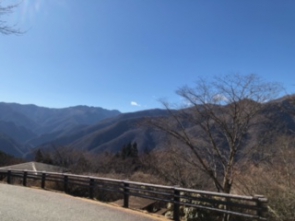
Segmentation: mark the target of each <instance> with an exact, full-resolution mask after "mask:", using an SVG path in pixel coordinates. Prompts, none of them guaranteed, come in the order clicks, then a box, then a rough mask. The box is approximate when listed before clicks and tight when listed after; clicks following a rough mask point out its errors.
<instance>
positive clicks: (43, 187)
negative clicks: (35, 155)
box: [41, 173, 46, 189]
mask: <svg viewBox="0 0 295 221" xmlns="http://www.w3.org/2000/svg"><path fill="white" fill-rule="evenodd" d="M45 180H46V173H42V180H41V188H42V189H45Z"/></svg>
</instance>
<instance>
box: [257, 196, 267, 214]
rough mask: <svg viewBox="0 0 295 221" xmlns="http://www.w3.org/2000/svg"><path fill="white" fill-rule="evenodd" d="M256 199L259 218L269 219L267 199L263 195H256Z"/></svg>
mask: <svg viewBox="0 0 295 221" xmlns="http://www.w3.org/2000/svg"><path fill="white" fill-rule="evenodd" d="M254 198H255V200H256V205H257V207H258V210H257V216H259V217H261V218H267V212H268V209H267V199H266V198H265V197H264V196H262V195H254Z"/></svg>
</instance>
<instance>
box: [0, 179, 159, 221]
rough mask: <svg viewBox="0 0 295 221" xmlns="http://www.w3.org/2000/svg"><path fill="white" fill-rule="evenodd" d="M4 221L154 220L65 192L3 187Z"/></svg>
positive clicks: (0, 200) (0, 213)
mask: <svg viewBox="0 0 295 221" xmlns="http://www.w3.org/2000/svg"><path fill="white" fill-rule="evenodd" d="M0 220H1V221H59V220H60V221H61V220H62V221H125V220H126V221H152V220H162V219H160V218H157V217H152V216H150V215H146V214H144V213H141V212H137V211H132V210H128V209H123V208H120V207H116V206H112V205H107V204H104V203H100V202H96V201H91V200H87V199H82V198H76V197H72V196H69V195H66V194H62V193H56V192H50V191H45V190H40V189H32V188H27V187H22V186H12V185H7V184H0Z"/></svg>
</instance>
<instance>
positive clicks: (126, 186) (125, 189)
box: [123, 181, 129, 208]
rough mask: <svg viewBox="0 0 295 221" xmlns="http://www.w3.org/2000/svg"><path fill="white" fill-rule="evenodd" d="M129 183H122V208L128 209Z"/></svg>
mask: <svg viewBox="0 0 295 221" xmlns="http://www.w3.org/2000/svg"><path fill="white" fill-rule="evenodd" d="M128 188H129V183H126V182H124V181H123V191H124V205H123V207H125V208H128V207H129V189H128Z"/></svg>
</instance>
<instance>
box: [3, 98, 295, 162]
mask: <svg viewBox="0 0 295 221" xmlns="http://www.w3.org/2000/svg"><path fill="white" fill-rule="evenodd" d="M292 99H294V97H292ZM292 99H290V97H284V98H281V99H278V100H275V101H270V102H268V103H265V104H263V110H262V111H261V114H262V115H268V117H270V119H273V124H276V122H281V123H282V125H285V126H286V127H287V129H288V130H289V131H292V130H293V131H295V104H294V102H293V100H292ZM291 101H292V102H291ZM224 108H226V107H224ZM168 116H169V115H168V112H167V111H166V110H161V109H153V110H145V111H139V112H133V113H120V112H119V111H117V110H106V109H103V108H99V107H87V106H76V107H69V108H62V109H52V108H45V107H38V106H36V105H20V104H15V103H0V151H3V152H5V153H7V154H10V155H13V156H16V157H24V156H30V154H31V153H32V150H35V149H37V148H48V149H50V148H51V147H52V146H54V147H55V148H56V147H61V146H66V147H69V148H73V149H77V150H82V151H87V152H92V153H101V152H105V151H108V152H118V151H119V150H120V149H121V148H122V146H123V145H125V144H127V143H129V142H137V144H138V148H139V151H141V152H142V151H144V150H146V149H147V150H151V149H154V148H162V147H164V146H165V144H166V143H165V141H166V136H165V134H164V133H163V132H159V131H157V130H154V129H152V128H148V127H142V126H140V123H141V122H142V120H143V119H144V118H146V117H149V118H155V117H168ZM186 127H187V130H190V131H194V133H196V134H198V129H197V128H195V127H194V125H192V124H190V123H188V124H186ZM257 130H259V131H253V132H252V133H253V134H257V133H260V132H261V130H262V131H263V130H267V128H265V127H263V126H260V127H259V129H257ZM278 130H281V129H279V128H278ZM278 132H279V131H278Z"/></svg>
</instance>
